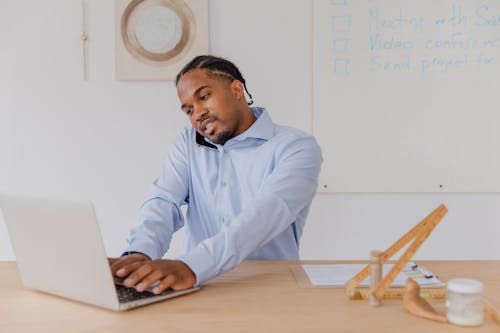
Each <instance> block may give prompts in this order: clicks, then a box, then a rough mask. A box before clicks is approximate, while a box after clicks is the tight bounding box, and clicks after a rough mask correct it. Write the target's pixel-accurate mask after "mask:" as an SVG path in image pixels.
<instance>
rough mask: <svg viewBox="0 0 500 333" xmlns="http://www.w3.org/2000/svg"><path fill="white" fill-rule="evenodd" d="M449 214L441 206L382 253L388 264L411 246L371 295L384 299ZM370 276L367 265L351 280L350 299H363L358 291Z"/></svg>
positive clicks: (346, 287)
mask: <svg viewBox="0 0 500 333" xmlns="http://www.w3.org/2000/svg"><path fill="white" fill-rule="evenodd" d="M447 212H448V209H447V208H446V206H445V205H439V207H437V208H436V209H434V210H433V211H432V212H431V213H430V214H429V215H427V216H426V217H425V218H424V219H423V220H422V221H420V222H419V223H418V224H417V225H415V226H414V227H413V228H411V229H410V230H409V231H408V232H407V233H406V234H404V235H403V236H402V237H401V238H400V239H398V240H397V241H396V242H395V243H394V244H392V245H391V246H389V247H388V248H387V250H385V251H384V252H383V253H382V264H383V263H385V262H387V261H388V260H389V259H390V258H392V256H393V255H394V254H396V253H397V252H399V250H401V249H402V248H403V247H405V246H406V245H407V244H408V243H410V242H411V244H410V245H409V246H408V248H407V249H406V250H405V251H404V253H403V254H402V255H401V257H400V258H399V259H398V260H397V261H396V262H395V263H394V265H393V266H392V268H391V270H390V271H389V272H388V273H387V274H386V275H385V276H384V278H383V279H382V280H381V281H380V282H379V283H378V285H377V287H376V288H375V291H373V292H372V291H370V294H372V293H373V294H374V295H375V297H376V298H377V299H379V300H380V299H382V298H384V295H385V292H386V291H387V290H388V289H389V287H390V285H391V283H392V281H394V279H395V278H396V276H397V275H398V274H399V273H400V272H401V271H402V269H403V268H404V266H405V265H406V263H407V262H408V261H409V260H410V259H411V258H412V257H413V256H414V255H415V253H416V252H417V250H418V249H419V248H420V246H422V244H423V243H424V242H425V240H426V239H427V237H429V235H430V234H431V232H432V230H434V228H435V227H436V225H438V224H439V222H441V220H442V219H443V217H444V216H445V215H446V213H447ZM369 274H370V265H369V264H368V265H366V266H365V268H363V269H362V270H361V271H360V272H359V273H358V274H356V275H355V276H354V277H353V278H352V279H351V280H349V281H348V282H347V283H346V285H345V293H346V295H347V297H349V299H363V297H362V296H361V293H360V291H359V290H358V289H357V287H358V286H359V284H360V283H361V282H362V281H363V280H364V279H366V278H367V277H368V275H369Z"/></svg>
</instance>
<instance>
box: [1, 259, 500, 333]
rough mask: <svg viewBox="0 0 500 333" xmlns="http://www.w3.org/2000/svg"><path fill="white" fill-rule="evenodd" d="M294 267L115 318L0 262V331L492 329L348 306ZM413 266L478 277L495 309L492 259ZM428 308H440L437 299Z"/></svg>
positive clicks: (390, 305)
mask: <svg viewBox="0 0 500 333" xmlns="http://www.w3.org/2000/svg"><path fill="white" fill-rule="evenodd" d="M336 262H337V263H338V262H339V261H336ZM302 263H324V264H327V263H334V262H332V261H307V262H302ZM298 264H300V262H297V261H246V262H244V263H242V264H241V265H239V266H238V267H237V268H235V269H233V270H232V271H230V272H228V273H226V274H223V275H221V276H219V277H218V278H216V279H214V280H212V281H210V282H208V283H206V284H204V285H203V286H202V290H201V291H199V292H196V293H193V294H190V295H186V296H182V297H179V298H174V299H171V300H167V301H164V302H160V303H156V304H152V305H148V306H144V307H141V308H137V309H134V310H131V311H128V312H123V313H117V312H112V311H109V310H105V309H101V308H97V307H93V306H89V305H85V304H82V303H78V302H74V301H70V300H65V299H62V298H59V297H56V296H52V295H47V294H44V293H41V292H37V291H33V290H28V289H24V288H23V287H22V284H21V281H20V277H19V273H18V270H17V267H16V264H15V263H14V262H0V332H2V333H4V332H5V333H16V332H23V333H24V332H99V333H104V332H121V333H128V332H137V333H146V332H148V333H150V332H163V333H167V332H217V333H220V332H275V333H278V332H300V333H309V332H344V333H345V332H384V333H390V332H418V333H422V332H425V333H428V332H440V333H441V332H468V333H470V332H474V333H476V332H477V333H479V332H500V326H499V325H498V324H496V323H495V322H494V321H493V320H492V319H491V318H490V317H487V318H486V320H485V323H484V324H483V325H482V326H481V327H479V328H462V327H458V326H453V325H451V324H442V323H437V322H433V321H429V320H426V319H422V318H417V317H414V316H412V315H410V314H409V313H407V312H406V310H405V309H404V308H403V304H402V301H400V300H384V302H383V305H382V306H381V307H379V308H374V307H371V306H370V305H369V304H368V302H367V301H349V300H348V299H347V298H346V297H345V295H344V293H343V289H342V288H300V287H299V286H298V285H297V282H296V281H295V278H294V276H293V274H292V273H291V271H290V266H293V265H298ZM419 264H421V265H424V266H426V267H427V268H429V269H430V270H432V271H434V272H435V273H437V274H438V275H439V277H440V279H441V280H443V281H446V280H448V279H449V278H454V277H467V278H473V279H478V280H481V281H482V282H483V283H484V285H485V293H486V296H487V297H488V298H489V300H490V301H491V302H492V303H493V304H494V305H496V306H497V308H498V306H499V305H500V261H419ZM433 304H434V305H435V307H436V308H437V309H438V310H440V311H444V300H436V301H433Z"/></svg>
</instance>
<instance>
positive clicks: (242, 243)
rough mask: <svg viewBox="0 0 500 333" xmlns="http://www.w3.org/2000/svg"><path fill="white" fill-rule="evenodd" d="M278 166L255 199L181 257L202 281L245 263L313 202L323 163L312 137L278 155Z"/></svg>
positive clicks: (291, 145) (296, 142) (199, 280)
mask: <svg viewBox="0 0 500 333" xmlns="http://www.w3.org/2000/svg"><path fill="white" fill-rule="evenodd" d="M275 158H276V159H277V163H276V167H275V169H274V170H273V172H272V173H271V174H270V175H269V176H268V177H267V179H266V180H265V181H264V182H263V185H262V188H261V190H260V191H259V193H258V195H257V196H256V197H257V199H256V200H255V201H254V202H251V203H248V205H247V206H246V207H245V208H244V209H243V211H242V212H241V213H240V214H239V215H238V216H237V217H236V218H235V219H234V220H233V221H232V223H231V224H230V225H225V226H223V227H222V229H221V230H220V231H219V232H218V233H217V234H216V235H215V236H213V237H211V238H208V239H206V240H204V241H203V242H200V243H199V244H198V245H197V246H196V247H194V248H193V249H192V250H191V251H189V252H188V253H186V254H184V255H183V256H181V257H180V258H179V259H180V260H181V261H183V262H184V263H186V264H187V265H188V266H189V267H190V268H191V269H192V270H193V271H194V273H195V274H196V280H197V282H196V283H197V284H200V283H202V282H204V281H206V280H208V279H211V278H213V277H215V276H217V275H219V274H221V273H223V272H225V271H228V270H229V269H231V268H233V267H234V266H236V265H238V264H239V263H241V262H242V261H243V260H245V258H247V257H248V256H249V255H251V254H252V252H254V251H255V250H257V249H259V248H260V247H261V246H263V245H265V244H266V243H267V242H269V241H270V240H272V239H273V238H274V237H276V236H277V235H279V234H280V233H281V232H283V231H284V230H285V229H286V228H288V227H289V226H290V225H291V224H292V223H293V222H294V221H295V220H296V218H297V215H298V214H299V213H300V211H301V210H302V209H304V208H305V207H307V206H308V205H310V203H311V201H312V199H313V197H314V195H315V193H316V189H317V182H318V175H319V171H320V167H321V163H322V161H323V159H322V156H321V149H320V147H319V146H318V144H317V143H316V140H315V139H314V138H313V137H311V136H306V137H300V138H298V139H295V140H293V141H292V142H291V143H290V144H288V145H287V146H286V148H285V149H284V150H283V151H281V152H280V153H279V154H277V156H275Z"/></svg>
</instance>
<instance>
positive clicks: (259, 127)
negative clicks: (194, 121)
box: [195, 107, 275, 149]
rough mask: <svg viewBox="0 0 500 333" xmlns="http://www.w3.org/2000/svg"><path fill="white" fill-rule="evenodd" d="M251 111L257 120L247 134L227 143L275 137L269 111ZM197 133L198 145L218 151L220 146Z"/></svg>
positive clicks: (259, 109)
mask: <svg viewBox="0 0 500 333" xmlns="http://www.w3.org/2000/svg"><path fill="white" fill-rule="evenodd" d="M250 110H251V111H252V113H253V114H254V116H255V118H257V119H255V121H254V123H253V124H252V125H251V126H250V127H249V128H248V129H247V130H246V131H245V132H243V133H241V134H240V135H238V136H236V137H234V138H232V139H230V140H228V142H227V143H229V142H231V141H243V140H245V139H247V138H255V139H264V140H269V139H271V138H272V137H273V136H274V134H275V125H274V123H273V121H272V119H271V117H270V116H269V113H268V112H267V110H266V109H265V108H262V107H251V108H250ZM195 133H196V134H195V135H196V143H197V144H199V145H202V146H205V147H207V148H213V149H216V148H217V146H219V145H217V144H215V143H213V142H212V141H211V140H210V139H208V138H205V137H203V136H202V135H201V134H199V133H198V132H196V131H195Z"/></svg>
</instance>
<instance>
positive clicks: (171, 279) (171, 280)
mask: <svg viewBox="0 0 500 333" xmlns="http://www.w3.org/2000/svg"><path fill="white" fill-rule="evenodd" d="M176 282H177V277H176V276H175V275H173V274H170V275H167V277H166V278H164V279H163V280H161V282H160V283H159V284H158V285H157V286H156V287H154V288H153V293H155V294H161V293H162V292H164V291H165V290H167V289H168V288H170V287H171V286H173V285H175V283H176Z"/></svg>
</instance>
